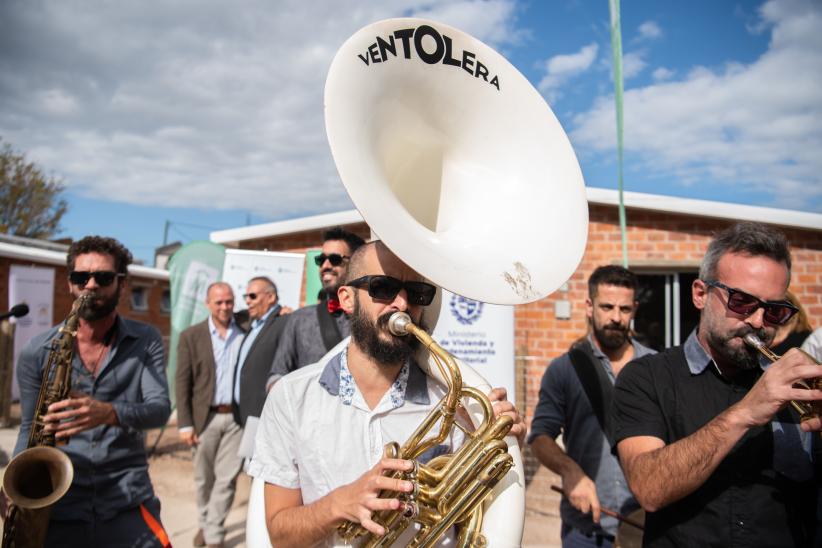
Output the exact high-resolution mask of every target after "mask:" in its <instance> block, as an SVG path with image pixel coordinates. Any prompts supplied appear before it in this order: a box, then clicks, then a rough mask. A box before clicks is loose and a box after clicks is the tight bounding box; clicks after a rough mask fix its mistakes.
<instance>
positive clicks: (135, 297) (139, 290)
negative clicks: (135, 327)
mask: <svg viewBox="0 0 822 548" xmlns="http://www.w3.org/2000/svg"><path fill="white" fill-rule="evenodd" d="M131 309H132V310H135V311H138V312H145V311H146V310H148V289H147V288H145V287H140V286H132V288H131Z"/></svg>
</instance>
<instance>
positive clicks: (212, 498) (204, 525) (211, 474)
mask: <svg viewBox="0 0 822 548" xmlns="http://www.w3.org/2000/svg"><path fill="white" fill-rule="evenodd" d="M242 435H243V429H242V428H240V426H239V425H238V424H237V423H236V422H234V417H233V415H232V414H231V413H215V414H214V415H213V416H212V418H211V421H209V423H208V426H206V428H205V430H203V432H202V433H201V434H200V443H199V445H197V449H196V450H195V452H194V484H195V486H196V487H197V510H198V522H199V525H200V529H202V530H203V536H204V537H205V541H206V543H207V544H220V543H222V542H223V538H224V537H225V518H226V516H227V515H228V511H229V509H231V503H232V502H234V492H235V489H236V487H237V475H238V474H239V473H240V469H241V468H242V465H243V459H242V458H241V457H240V456H238V455H237V449H238V448H239V446H240V439H241V438H242Z"/></svg>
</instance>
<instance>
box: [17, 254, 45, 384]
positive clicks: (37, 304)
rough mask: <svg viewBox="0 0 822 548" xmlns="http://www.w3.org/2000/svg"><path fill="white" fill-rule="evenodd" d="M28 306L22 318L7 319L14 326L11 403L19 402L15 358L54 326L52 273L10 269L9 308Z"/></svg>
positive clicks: (27, 268)
mask: <svg viewBox="0 0 822 548" xmlns="http://www.w3.org/2000/svg"><path fill="white" fill-rule="evenodd" d="M20 303H26V304H27V305H29V313H28V314H27V315H25V316H23V317H22V318H11V321H13V322H16V323H17V327H16V328H15V330H14V364H15V367H14V377H13V381H12V389H11V393H12V400H18V399H20V388H19V387H18V386H17V367H16V364H17V357H18V356H19V355H20V351H21V350H22V349H23V348H24V347H25V346H26V344H28V342H29V340H31V338H32V337H34V336H35V335H39V334H40V333H43V332H44V331H48V329H49V328H51V327H52V325H53V323H54V320H53V318H54V269H53V268H41V267H32V266H22V265H15V264H13V265H11V269H10V270H9V308H11V307H12V306H14V305H16V304H20Z"/></svg>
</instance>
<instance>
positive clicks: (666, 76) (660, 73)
mask: <svg viewBox="0 0 822 548" xmlns="http://www.w3.org/2000/svg"><path fill="white" fill-rule="evenodd" d="M652 76H653V78H654V81H656V82H663V81H665V80H670V79H671V78H673V77H674V71H672V70H670V69H668V68H665V67H659V68H657V69H654V72H653V74H652Z"/></svg>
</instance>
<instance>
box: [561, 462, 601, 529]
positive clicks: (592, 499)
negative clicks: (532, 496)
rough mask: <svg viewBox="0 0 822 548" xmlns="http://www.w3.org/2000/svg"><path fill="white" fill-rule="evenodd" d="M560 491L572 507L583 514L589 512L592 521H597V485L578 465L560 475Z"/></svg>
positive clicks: (598, 511)
mask: <svg viewBox="0 0 822 548" xmlns="http://www.w3.org/2000/svg"><path fill="white" fill-rule="evenodd" d="M562 491H563V492H564V494H565V497H566V498H567V499H568V500H569V501H570V502H571V504H572V505H573V506H574V508H576V509H577V510H579V511H580V512H582V513H583V514H587V513H588V512H590V513H591V519H593V520H594V523H599V516H600V505H599V497H598V496H597V487H596V485H595V484H594V482H593V481H591V478H589V477H588V476H586V475H585V472H583V471H582V469H581V468H579V466H576V467H573V468H572V469H570V470H569V471H568V472H567V473H566V474H565V475H563V476H562Z"/></svg>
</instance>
